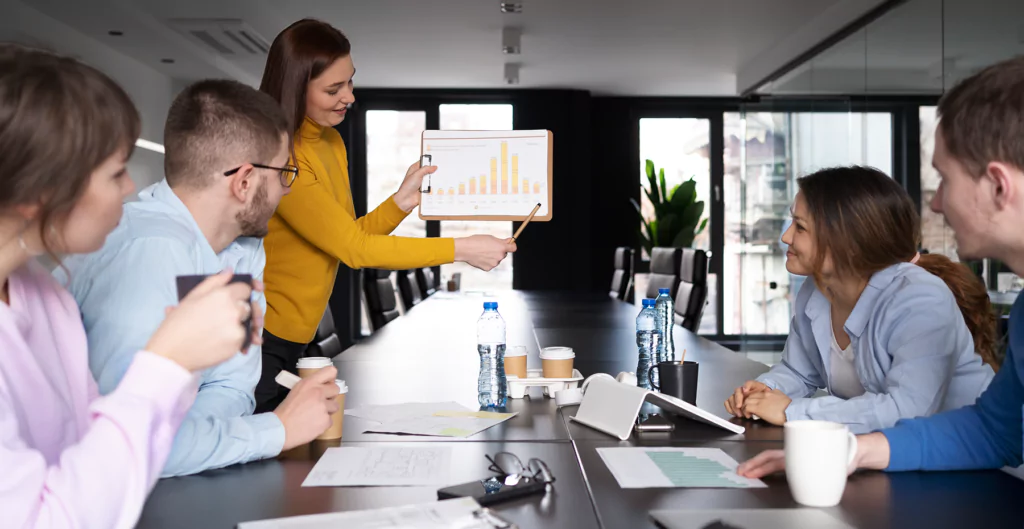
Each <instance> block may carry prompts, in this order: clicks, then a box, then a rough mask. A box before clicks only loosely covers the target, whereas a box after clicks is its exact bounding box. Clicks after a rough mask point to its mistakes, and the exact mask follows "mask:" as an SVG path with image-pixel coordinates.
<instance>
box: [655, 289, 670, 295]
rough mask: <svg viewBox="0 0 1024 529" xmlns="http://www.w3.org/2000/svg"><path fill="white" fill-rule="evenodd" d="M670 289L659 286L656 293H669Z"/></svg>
mask: <svg viewBox="0 0 1024 529" xmlns="http://www.w3.org/2000/svg"><path fill="white" fill-rule="evenodd" d="M671 292H672V291H671V290H669V289H667V288H659V289H658V294H670V293H671Z"/></svg>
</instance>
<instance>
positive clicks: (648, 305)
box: [643, 299, 654, 309]
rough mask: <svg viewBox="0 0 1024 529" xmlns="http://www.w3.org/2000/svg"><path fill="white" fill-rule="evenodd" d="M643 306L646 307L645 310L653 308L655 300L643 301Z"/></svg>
mask: <svg viewBox="0 0 1024 529" xmlns="http://www.w3.org/2000/svg"><path fill="white" fill-rule="evenodd" d="M643 306H644V308H645V309H646V308H647V307H653V306H654V300H653V299H645V300H644V301H643Z"/></svg>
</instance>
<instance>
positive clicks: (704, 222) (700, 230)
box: [693, 219, 708, 235]
mask: <svg viewBox="0 0 1024 529" xmlns="http://www.w3.org/2000/svg"><path fill="white" fill-rule="evenodd" d="M707 227H708V219H704V220H702V221H701V222H700V227H699V228H697V231H695V232H693V233H694V235H699V234H701V233H704V228H707Z"/></svg>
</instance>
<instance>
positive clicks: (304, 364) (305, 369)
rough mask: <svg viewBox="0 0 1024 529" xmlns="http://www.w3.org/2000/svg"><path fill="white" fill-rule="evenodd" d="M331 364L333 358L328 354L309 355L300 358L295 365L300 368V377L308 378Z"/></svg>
mask: <svg viewBox="0 0 1024 529" xmlns="http://www.w3.org/2000/svg"><path fill="white" fill-rule="evenodd" d="M329 365H331V359H330V358H327V357H326V356H308V357H306V358H300V359H299V363H298V364H296V365H295V367H296V368H298V370H299V377H300V378H306V377H308V376H310V375H312V374H313V373H316V372H317V371H318V370H320V369H322V368H325V367H327V366H329Z"/></svg>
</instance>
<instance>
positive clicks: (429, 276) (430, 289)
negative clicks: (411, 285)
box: [416, 268, 437, 299]
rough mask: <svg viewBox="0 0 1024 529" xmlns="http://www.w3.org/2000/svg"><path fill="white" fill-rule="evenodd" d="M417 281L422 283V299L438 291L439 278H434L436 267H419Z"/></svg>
mask: <svg viewBox="0 0 1024 529" xmlns="http://www.w3.org/2000/svg"><path fill="white" fill-rule="evenodd" d="M416 281H417V282H418V283H419V285H420V297H421V299H427V298H429V297H430V296H433V295H434V294H436V293H437V280H436V279H435V278H434V269H432V268H417V269H416Z"/></svg>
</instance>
